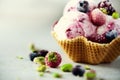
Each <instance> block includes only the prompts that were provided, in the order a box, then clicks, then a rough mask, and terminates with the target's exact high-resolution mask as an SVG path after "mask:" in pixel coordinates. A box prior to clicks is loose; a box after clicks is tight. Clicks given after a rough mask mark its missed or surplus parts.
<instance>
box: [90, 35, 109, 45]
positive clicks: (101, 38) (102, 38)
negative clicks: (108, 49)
mask: <svg viewBox="0 0 120 80" xmlns="http://www.w3.org/2000/svg"><path fill="white" fill-rule="evenodd" d="M88 40H90V41H93V42H97V43H108V41H107V39H106V37H105V34H101V35H100V34H94V35H92V36H91V37H89V38H88Z"/></svg>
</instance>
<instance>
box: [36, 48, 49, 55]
mask: <svg viewBox="0 0 120 80" xmlns="http://www.w3.org/2000/svg"><path fill="white" fill-rule="evenodd" d="M47 53H48V50H45V49H41V50H39V51H38V54H39V55H40V56H43V57H45V56H46V55H47Z"/></svg>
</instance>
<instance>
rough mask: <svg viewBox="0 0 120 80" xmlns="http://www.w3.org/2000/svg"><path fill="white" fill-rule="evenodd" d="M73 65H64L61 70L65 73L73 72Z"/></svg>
mask: <svg viewBox="0 0 120 80" xmlns="http://www.w3.org/2000/svg"><path fill="white" fill-rule="evenodd" d="M72 68H73V66H72V64H69V63H68V64H64V65H62V66H61V67H60V69H61V70H62V71H63V72H71V71H72Z"/></svg>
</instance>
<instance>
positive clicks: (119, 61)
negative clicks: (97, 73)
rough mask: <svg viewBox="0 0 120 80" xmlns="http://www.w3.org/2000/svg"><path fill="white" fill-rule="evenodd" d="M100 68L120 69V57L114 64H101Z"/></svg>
mask: <svg viewBox="0 0 120 80" xmlns="http://www.w3.org/2000/svg"><path fill="white" fill-rule="evenodd" d="M98 66H102V67H108V68H116V69H120V56H119V57H118V58H117V59H116V60H115V61H113V62H112V63H105V64H99V65H98Z"/></svg>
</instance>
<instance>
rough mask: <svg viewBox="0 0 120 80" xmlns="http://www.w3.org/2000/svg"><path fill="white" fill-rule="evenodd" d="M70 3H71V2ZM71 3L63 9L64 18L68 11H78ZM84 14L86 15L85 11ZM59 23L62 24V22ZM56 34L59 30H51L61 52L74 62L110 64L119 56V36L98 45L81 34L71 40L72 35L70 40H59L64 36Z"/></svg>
mask: <svg viewBox="0 0 120 80" xmlns="http://www.w3.org/2000/svg"><path fill="white" fill-rule="evenodd" d="M71 1H73V0H71ZM77 1H82V0H76V2H77ZM103 1H104V0H103ZM72 3H73V2H72ZM72 3H71V2H70V3H68V5H67V8H66V7H65V10H64V12H63V15H64V16H65V15H67V14H68V13H69V11H70V10H71V11H74V12H75V11H76V10H77V9H78V8H76V4H75V3H74V4H73V5H72ZM69 5H70V6H71V5H72V7H69ZM74 5H75V6H74ZM80 9H81V8H80ZM92 10H94V7H93V6H92ZM92 10H91V11H92ZM67 11H68V12H67ZM82 11H84V10H82ZM84 13H86V11H85V12H84ZM69 14H70V13H69ZM78 14H79V13H78ZM88 15H89V13H88ZM110 15H111V14H110ZM70 17H71V16H70ZM67 18H68V17H65V18H63V20H67ZM71 20H72V19H71V18H70V20H68V21H71ZM75 20H79V18H76V19H73V21H75ZM90 20H91V19H90ZM100 20H101V19H100ZM60 21H61V19H60ZM88 21H89V20H88ZM63 22H67V21H63ZM58 23H59V21H58ZM60 23H62V21H61V22H60ZM69 23H71V22H68V24H69ZM56 24H57V23H55V25H54V26H56ZM68 24H67V23H65V24H64V25H62V26H66V25H68ZM80 24H81V23H80ZM60 26H61V24H60ZM97 26H98V25H97ZM99 26H100V25H99ZM83 27H84V26H83ZM95 27H96V26H95ZM119 27H120V26H119ZM61 29H64V28H61ZM74 31H75V30H73V32H74ZM88 31H90V30H88ZM58 32H60V31H59V29H58V30H55V29H53V30H52V35H53V37H54V38H55V39H56V41H57V42H58V44H59V45H60V47H61V48H62V49H63V51H64V52H65V53H66V54H67V55H68V57H69V58H70V59H71V60H73V61H74V62H80V63H89V64H100V63H110V62H112V61H114V60H115V59H117V57H118V56H119V55H120V36H119V37H116V38H114V39H113V40H112V41H110V42H109V43H108V42H107V43H98V42H94V41H91V40H89V39H88V38H86V37H85V36H81V35H82V34H80V36H78V34H77V33H76V34H77V36H75V37H74V38H73V36H74V35H73V36H72V38H69V37H68V38H65V39H60V36H64V34H63V33H62V31H61V32H60V33H59V34H60V36H59V35H58ZM63 32H65V31H64V30H63ZM86 32H87V31H86ZM100 33H101V32H100Z"/></svg>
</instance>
